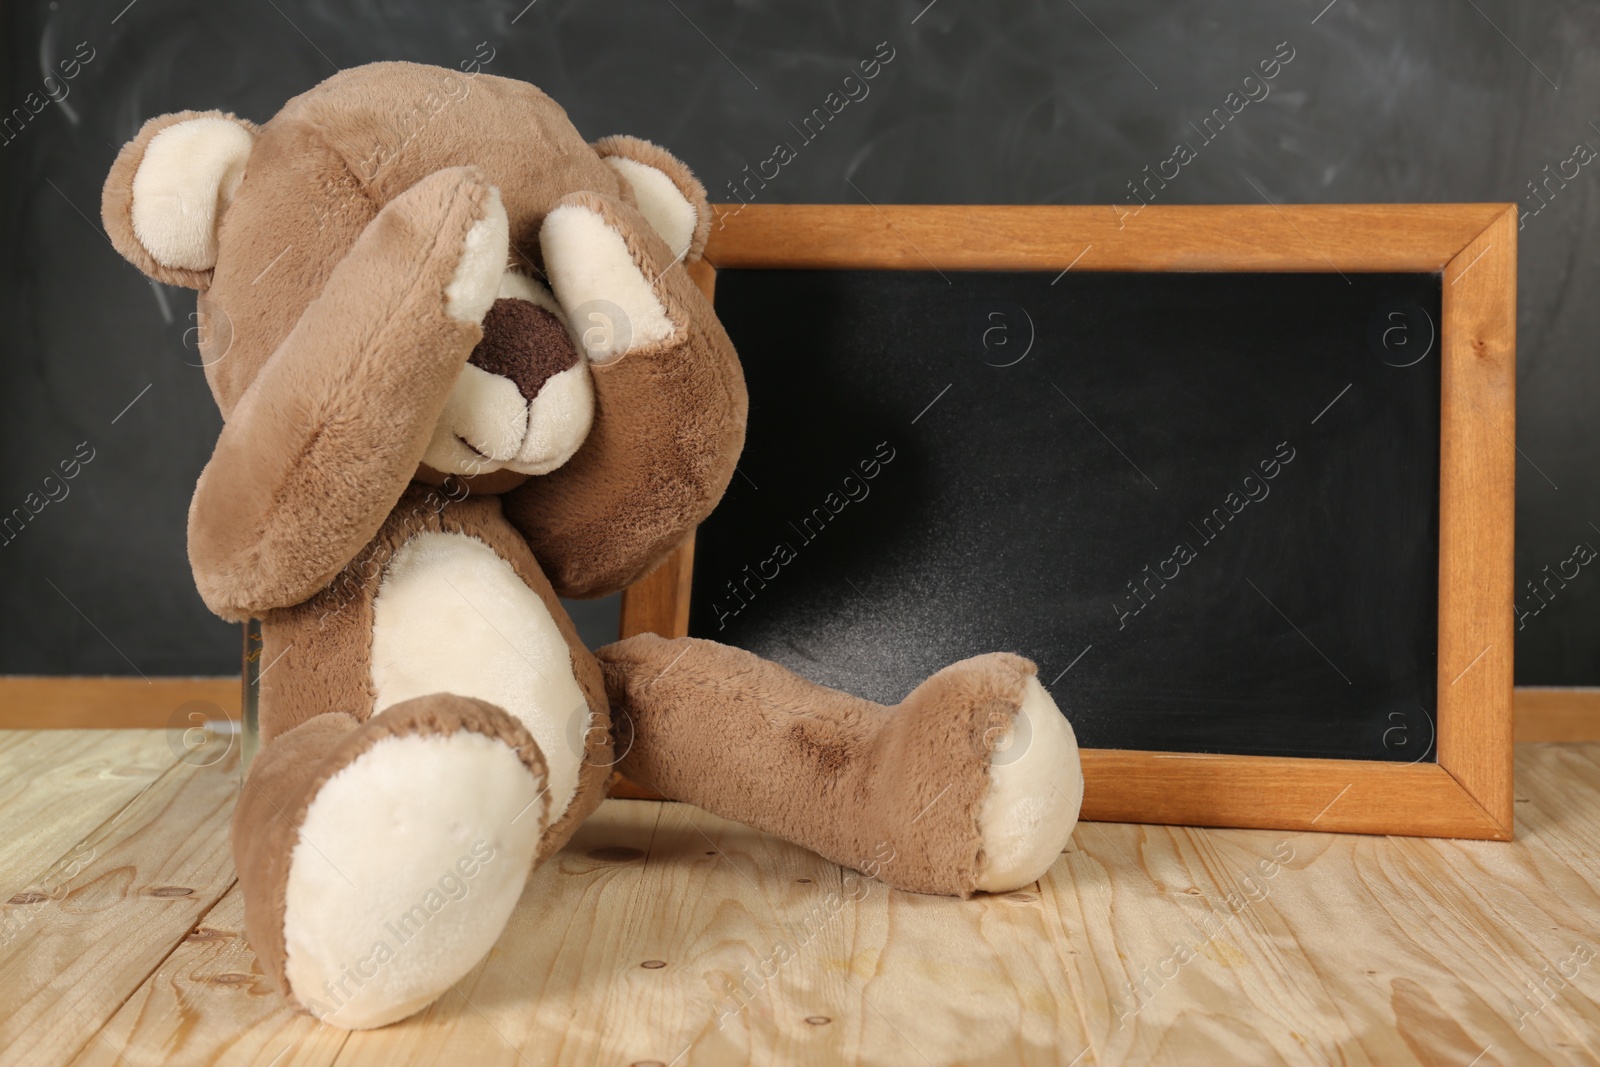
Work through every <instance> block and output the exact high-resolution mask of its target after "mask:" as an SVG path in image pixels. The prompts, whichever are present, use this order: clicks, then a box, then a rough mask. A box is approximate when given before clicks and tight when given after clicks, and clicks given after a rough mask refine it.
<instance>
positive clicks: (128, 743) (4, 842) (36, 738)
mask: <svg viewBox="0 0 1600 1067" xmlns="http://www.w3.org/2000/svg"><path fill="white" fill-rule="evenodd" d="M4 736H5V738H6V740H7V742H8V743H7V744H6V745H5V746H4V747H3V748H0V900H6V899H9V898H11V897H12V896H14V895H15V894H18V893H22V892H25V891H32V892H35V893H37V892H40V891H44V890H46V889H48V888H50V887H48V886H45V885H44V884H43V882H42V881H41V880H42V878H43V875H44V873H45V871H46V870H47V869H48V868H49V867H50V865H51V864H52V863H54V862H55V861H56V860H57V859H59V858H60V857H62V856H63V855H66V854H67V853H68V852H69V851H70V850H71V849H72V848H73V847H74V846H75V845H77V844H78V843H79V842H81V841H83V839H84V838H85V837H86V836H88V834H89V833H90V832H91V831H93V830H94V829H95V827H97V826H99V825H100V824H101V823H103V822H105V821H106V820H107V819H109V818H111V817H112V816H113V815H115V814H116V813H117V812H119V811H121V810H122V809H123V808H125V807H126V806H127V805H128V803H129V802H130V801H132V800H133V798H134V797H136V796H138V795H139V794H140V793H142V792H143V791H144V790H145V789H147V788H148V787H149V786H150V783H152V782H154V781H155V780H156V779H157V778H159V777H161V775H162V773H163V772H164V771H166V770H167V768H169V767H171V766H172V765H173V764H174V763H176V762H177V760H178V753H177V752H174V751H173V750H172V748H171V746H170V744H169V738H168V736H167V734H166V732H165V731H151V730H138V731H129V730H41V731H27V732H17V733H14V734H7V735H4Z"/></svg>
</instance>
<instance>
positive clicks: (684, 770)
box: [597, 634, 1083, 896]
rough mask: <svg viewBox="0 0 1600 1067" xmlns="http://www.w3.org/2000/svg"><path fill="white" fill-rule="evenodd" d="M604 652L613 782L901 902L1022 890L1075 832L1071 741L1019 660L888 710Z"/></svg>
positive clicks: (649, 638) (915, 694)
mask: <svg viewBox="0 0 1600 1067" xmlns="http://www.w3.org/2000/svg"><path fill="white" fill-rule="evenodd" d="M597 655H598V656H599V658H600V662H601V669H602V670H603V671H604V672H605V676H606V688H607V691H608V693H609V695H610V697H611V702H612V708H613V712H612V713H613V716H614V717H615V719H616V721H617V724H618V726H617V729H618V735H619V736H618V751H619V752H625V753H626V754H625V755H624V757H623V758H622V760H621V761H620V763H619V766H618V769H619V770H621V771H622V773H623V774H625V775H627V776H628V777H629V778H632V779H633V780H634V781H636V782H638V783H639V784H641V785H644V786H647V787H653V788H655V789H658V790H660V791H661V792H663V793H664V794H666V795H667V796H669V797H673V798H674V799H678V800H685V801H689V802H691V803H694V804H698V805H699V806H701V807H703V808H705V809H706V810H708V811H711V812H713V813H715V814H717V815H721V816H724V817H726V818H730V819H736V820H738V821H740V822H744V823H747V824H749V825H751V826H754V827H756V828H757V829H760V830H765V831H767V832H769V833H773V834H777V835H778V836H780V837H784V838H787V839H788V840H790V841H793V842H795V843H797V844H801V845H805V846H806V847H808V848H811V849H814V850H815V851H817V852H819V853H821V854H822V855H823V856H826V857H827V858H829V859H831V860H834V861H836V862H838V863H841V864H844V865H845V866H848V867H853V868H855V869H856V870H859V871H863V872H865V873H867V874H871V875H873V876H875V877H877V878H879V879H881V880H882V881H884V882H887V883H888V884H889V885H892V886H894V887H896V888H899V889H908V890H914V891H917V892H922V893H944V894H949V895H954V896H966V895H968V894H970V893H972V892H974V891H976V890H985V891H991V892H1001V891H1005V890H1010V889H1016V888H1018V887H1020V886H1024V885H1027V884H1028V883H1030V882H1032V881H1034V880H1035V879H1037V878H1038V877H1040V876H1041V875H1042V874H1043V873H1044V872H1045V871H1046V870H1048V869H1049V867H1050V865H1051V863H1053V862H1054V861H1055V858H1056V857H1057V856H1058V855H1059V854H1060V852H1061V850H1062V849H1063V848H1064V847H1065V846H1066V843H1067V839H1068V838H1069V837H1070V836H1071V834H1072V829H1073V826H1074V825H1075V824H1076V822H1077V816H1078V807H1079V804H1080V803H1081V801H1082V797H1083V778H1082V774H1081V771H1080V769H1079V764H1078V749H1077V742H1076V740H1075V739H1074V737H1073V734H1072V728H1071V726H1069V725H1068V723H1067V720H1066V718H1065V717H1063V716H1062V714H1061V712H1060V711H1059V710H1058V709H1057V708H1056V705H1055V702H1054V701H1053V700H1051V699H1050V695H1049V694H1048V693H1046V692H1045V690H1044V687H1043V686H1042V685H1040V683H1039V680H1038V678H1037V676H1036V671H1035V668H1034V665H1033V664H1032V663H1030V662H1028V661H1027V660H1025V659H1023V658H1022V657H1020V656H1013V655H1009V654H1004V653H996V654H992V655H986V656H976V657H974V658H972V659H968V660H963V661H961V662H960V663H956V664H953V665H951V666H949V667H946V668H945V669H944V670H942V671H939V672H938V673H937V674H935V675H933V676H932V677H931V678H929V679H927V680H926V681H925V682H923V683H922V684H921V685H919V686H918V687H917V688H916V689H915V690H913V691H912V692H911V694H910V695H908V696H907V697H906V698H905V699H904V700H902V701H901V702H900V703H899V704H897V705H895V706H893V707H884V706H883V705H881V704H875V703H873V702H871V701H868V700H862V699H860V698H858V697H853V696H849V695H847V694H845V693H840V692H838V691H836V690H832V689H828V688H826V687H824V686H820V685H816V684H814V683H812V682H808V681H806V680H805V679H803V678H801V677H799V676H798V675H795V674H793V673H791V672H790V671H788V670H786V669H785V668H783V667H780V666H778V665H777V664H775V663H770V662H768V661H766V660H763V659H761V658H760V657H758V656H756V655H754V654H752V653H749V652H746V651H744V650H742V649H737V648H730V647H728V646H726V645H719V644H716V643H715V642H712V641H701V640H696V639H693V638H681V639H678V640H675V641H669V640H666V639H664V638H661V637H657V636H655V635H654V634H644V635H641V636H638V637H632V638H629V639H627V640H625V641H620V642H618V643H616V644H614V645H609V646H607V647H605V648H603V649H601V650H600V651H599V652H598V653H597Z"/></svg>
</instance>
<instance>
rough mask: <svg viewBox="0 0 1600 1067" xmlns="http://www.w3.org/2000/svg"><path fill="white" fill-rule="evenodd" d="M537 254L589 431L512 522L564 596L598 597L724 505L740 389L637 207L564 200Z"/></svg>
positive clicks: (723, 338) (734, 456) (730, 362)
mask: <svg viewBox="0 0 1600 1067" xmlns="http://www.w3.org/2000/svg"><path fill="white" fill-rule="evenodd" d="M541 243H542V245H543V247H544V254H545V262H546V267H547V269H548V271H549V274H550V278H551V283H552V286H553V288H554V289H555V292H556V296H557V297H558V298H559V299H560V300H561V302H562V305H563V306H564V307H565V308H566V310H567V313H568V315H569V317H570V318H571V319H572V326H573V329H574V331H575V332H576V333H577V334H578V336H579V338H580V339H581V340H583V342H584V346H585V348H586V351H587V352H588V354H589V356H590V359H591V367H592V370H593V374H594V386H595V419H594V427H593V429H592V430H591V431H590V433H589V438H588V440H587V441H585V442H584V445H583V447H582V448H581V449H579V451H578V453H577V455H575V456H574V457H573V458H572V460H571V461H570V462H568V463H567V464H566V466H564V467H561V468H559V469H557V470H555V471H553V472H552V473H550V474H547V475H544V476H542V477H539V478H534V479H532V480H531V481H529V482H528V483H527V484H526V485H524V486H522V487H520V488H519V489H516V490H514V491H513V492H511V493H509V494H508V495H507V496H506V498H505V513H506V517H507V518H508V519H510V521H511V522H512V524H513V525H515V526H516V527H517V528H518V529H519V530H520V531H521V532H522V534H523V536H524V537H526V538H527V540H528V543H529V545H530V546H531V547H532V548H533V551H534V554H535V555H536V556H537V557H538V559H539V562H540V563H541V565H543V566H544V568H545V571H546V573H547V574H548V575H549V577H550V579H551V582H552V584H554V586H555V588H556V590H557V592H559V593H560V594H561V595H563V596H572V597H594V596H604V595H606V594H608V593H612V592H615V591H617V590H619V589H622V588H623V587H625V586H627V585H628V584H629V583H631V582H633V581H634V580H635V579H637V578H639V577H642V576H643V575H644V574H646V573H648V572H649V571H650V570H652V569H654V568H655V567H656V566H657V565H658V564H659V563H660V562H661V561H662V559H664V558H665V557H666V556H667V554H668V553H669V552H671V551H672V549H673V548H674V547H676V546H677V545H678V544H679V543H680V542H681V541H682V540H683V538H684V537H685V536H686V535H687V534H688V533H689V532H690V531H691V530H693V529H694V527H695V526H696V525H697V524H698V523H699V522H700V521H701V520H702V519H704V518H705V517H706V515H707V514H709V513H710V511H711V509H712V507H714V506H715V505H716V503H717V501H718V500H719V499H720V498H721V496H722V493H723V490H724V489H726V488H727V485H728V480H729V479H730V478H731V477H732V476H733V468H734V463H735V462H736V461H737V460H738V457H739V451H740V449H741V448H743V446H744V430H745V416H746V410H747V407H748V400H747V397H746V394H745V386H744V375H743V373H742V372H741V371H740V369H739V362H738V357H737V356H736V355H735V353H734V350H733V345H732V343H731V342H730V341H729V340H728V335H727V334H726V333H725V332H724V331H723V329H722V325H721V323H719V322H718V321H717V317H716V313H715V311H713V310H712V307H711V303H710V301H708V300H707V299H706V298H705V296H704V295H703V294H702V293H701V292H700V290H699V288H698V287H697V286H696V285H695V283H694V281H693V280H692V279H691V278H690V277H689V274H688V272H687V271H686V270H685V269H684V267H683V265H682V263H681V262H680V260H679V258H677V257H675V256H674V255H673V254H672V252H671V250H670V249H669V248H668V246H667V245H666V243H665V242H664V241H663V240H662V239H661V237H660V236H658V235H657V234H656V232H655V231H654V230H652V229H651V227H650V224H649V223H648V222H647V221H646V220H645V218H644V216H642V215H641V214H640V213H639V211H638V210H637V209H635V208H634V207H633V206H631V205H629V204H626V203H624V202H622V201H621V200H617V199H613V198H611V197H605V196H600V195H598V194H595V193H588V192H582V193H573V194H570V195H568V196H567V197H565V198H563V199H562V201H561V202H560V203H559V204H558V205H557V207H556V208H555V209H553V210H552V211H551V212H550V214H549V216H548V217H547V218H546V220H545V224H544V228H543V232H542V234H541ZM608 247H609V251H608ZM611 319H617V320H618V321H608V320H611ZM591 329H593V330H597V331H599V332H598V334H597V335H595V336H594V337H591V332H590V331H591ZM619 349H620V352H619V351H618V350H619Z"/></svg>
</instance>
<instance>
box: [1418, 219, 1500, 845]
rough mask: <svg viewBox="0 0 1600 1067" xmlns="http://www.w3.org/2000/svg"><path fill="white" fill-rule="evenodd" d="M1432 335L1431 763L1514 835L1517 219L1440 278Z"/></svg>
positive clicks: (1485, 237)
mask: <svg viewBox="0 0 1600 1067" xmlns="http://www.w3.org/2000/svg"><path fill="white" fill-rule="evenodd" d="M1443 291H1444V303H1443V314H1444V322H1443V324H1442V325H1441V327H1440V330H1439V333H1440V336H1441V338H1442V344H1443V348H1442V351H1441V353H1440V355H1441V357H1442V359H1441V363H1440V375H1441V378H1442V381H1441V385H1440V422H1441V426H1442V432H1441V438H1440V449H1439V663H1438V705H1437V707H1438V712H1437V719H1438V724H1439V745H1438V759H1439V765H1440V766H1441V767H1443V768H1445V769H1446V770H1447V771H1449V772H1450V774H1451V776H1452V777H1454V778H1455V779H1456V780H1457V781H1459V782H1460V783H1461V785H1462V788H1463V789H1464V790H1465V791H1466V792H1467V793H1468V794H1470V796H1471V797H1472V799H1473V801H1474V802H1476V803H1477V804H1479V805H1480V806H1482V808H1483V809H1484V811H1485V812H1486V813H1487V815H1488V816H1489V818H1491V819H1493V820H1494V821H1495V823H1496V824H1497V825H1498V826H1499V827H1501V828H1502V829H1503V830H1504V832H1505V833H1507V834H1509V833H1510V832H1511V829H1512V824H1513V815H1512V801H1513V798H1512V791H1511V789H1512V787H1511V777H1512V765H1513V758H1514V755H1513V748H1512V739H1511V732H1512V721H1511V715H1512V712H1511V686H1512V681H1511V678H1512V675H1511V657H1512V647H1513V644H1514V640H1515V638H1514V633H1513V630H1512V619H1513V615H1512V611H1511V602H1512V598H1513V586H1514V581H1515V578H1514V565H1515V561H1514V559H1513V556H1512V529H1513V527H1514V525H1515V519H1516V492H1515V490H1516V464H1517V454H1516V446H1515V445H1514V444H1513V442H1514V441H1515V439H1516V432H1517V430H1516V384H1517V375H1516V344H1517V300H1516V293H1517V212H1516V209H1515V208H1506V209H1505V211H1504V212H1503V213H1501V214H1500V215H1499V217H1498V218H1497V219H1496V220H1495V221H1494V222H1493V223H1492V224H1491V225H1489V226H1488V227H1486V228H1485V229H1484V231H1483V232H1482V233H1481V234H1479V235H1478V236H1477V237H1476V238H1475V239H1474V240H1473V241H1472V243H1470V244H1468V245H1467V246H1466V247H1465V248H1464V249H1462V250H1461V253H1460V254H1459V255H1458V256H1456V258H1455V259H1453V260H1451V261H1450V265H1449V267H1448V268H1447V269H1446V270H1445V273H1444V286H1443Z"/></svg>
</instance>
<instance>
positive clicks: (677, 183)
mask: <svg viewBox="0 0 1600 1067" xmlns="http://www.w3.org/2000/svg"><path fill="white" fill-rule="evenodd" d="M594 150H595V151H596V152H598V153H600V158H602V159H604V160H605V161H606V163H607V164H608V165H609V166H610V167H611V169H612V170H615V171H616V172H617V174H618V175H620V176H621V178H622V180H623V181H624V182H626V183H627V184H628V186H629V187H630V188H631V189H632V190H633V198H634V200H635V201H636V202H637V203H638V205H639V213H640V214H641V215H643V216H644V217H645V218H646V219H648V220H649V222H650V225H651V226H652V227H653V228H654V229H655V231H656V232H657V233H659V234H660V235H661V237H662V239H663V240H664V241H666V242H667V247H669V248H671V249H672V254H673V255H675V256H677V257H678V258H680V259H685V260H688V261H690V262H693V261H694V260H697V259H699V258H700V254H701V253H702V252H703V251H705V247H706V238H707V237H708V236H709V235H710V233H711V205H710V204H709V203H707V202H706V187H705V186H703V185H701V184H700V179H698V178H696V177H695V176H694V174H693V173H692V172H691V171H690V170H689V168H688V167H687V166H685V165H684V164H683V162H682V161H680V160H679V159H678V158H677V157H676V156H674V155H673V154H672V153H671V152H668V151H667V150H666V149H665V148H662V147H661V146H660V145H656V144H651V143H650V142H649V141H646V140H643V139H641V138H638V137H628V136H626V135H623V134H618V135H617V136H615V137H606V138H603V139H601V140H599V141H596V142H595V143H594Z"/></svg>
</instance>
